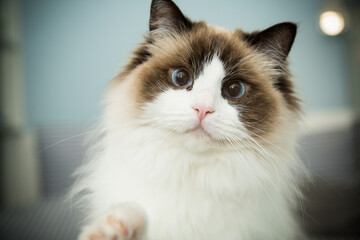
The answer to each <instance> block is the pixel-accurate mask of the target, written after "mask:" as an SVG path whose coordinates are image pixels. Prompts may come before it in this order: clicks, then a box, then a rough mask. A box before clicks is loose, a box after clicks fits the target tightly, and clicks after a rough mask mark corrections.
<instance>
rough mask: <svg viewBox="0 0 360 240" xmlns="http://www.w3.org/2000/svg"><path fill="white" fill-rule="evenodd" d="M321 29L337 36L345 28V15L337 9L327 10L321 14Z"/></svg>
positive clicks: (327, 33)
mask: <svg viewBox="0 0 360 240" xmlns="http://www.w3.org/2000/svg"><path fill="white" fill-rule="evenodd" d="M319 24H320V29H321V31H323V32H324V33H325V34H326V35H329V36H336V35H338V34H340V33H341V32H342V31H343V30H344V28H345V21H344V16H343V15H342V14H341V13H339V12H335V11H326V12H323V13H322V14H321V15H320V22H319Z"/></svg>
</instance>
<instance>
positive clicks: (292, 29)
mask: <svg viewBox="0 0 360 240" xmlns="http://www.w3.org/2000/svg"><path fill="white" fill-rule="evenodd" d="M277 26H279V28H283V29H286V30H287V31H288V32H289V33H290V34H291V35H293V36H295V35H296V32H297V28H298V25H297V24H296V23H293V22H283V23H279V24H277Z"/></svg>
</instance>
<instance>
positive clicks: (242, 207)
mask: <svg viewBox="0 0 360 240" xmlns="http://www.w3.org/2000/svg"><path fill="white" fill-rule="evenodd" d="M296 29H297V27H296V25H295V24H293V23H288V22H286V23H280V24H277V25H275V26H272V27H270V28H268V29H266V30H264V31H259V32H253V33H246V32H243V31H242V30H235V31H229V30H225V29H222V28H219V27H215V26H210V25H207V24H206V23H205V22H194V21H191V20H190V19H188V18H187V17H185V16H184V15H183V14H182V12H181V11H180V10H179V8H178V7H177V6H176V5H175V4H174V3H173V2H172V1H171V0H153V1H152V4H151V16H150V31H149V32H148V34H147V35H146V37H145V41H144V42H143V43H142V44H141V45H140V46H139V47H138V48H137V49H136V50H135V52H134V55H133V57H132V58H131V60H130V62H129V63H128V64H127V65H126V67H125V69H124V70H123V71H122V72H121V73H120V74H119V75H118V76H117V77H116V78H115V79H114V80H113V81H112V83H111V84H110V86H109V88H108V90H107V93H106V99H105V102H106V109H105V114H104V121H103V125H104V126H103V130H104V136H103V139H102V142H101V148H102V149H101V151H100V152H99V154H98V156H97V157H96V158H95V159H92V161H91V162H90V163H89V164H88V165H87V166H86V167H84V168H83V170H82V171H81V176H82V180H81V183H80V184H79V185H78V187H77V190H78V191H83V190H85V191H86V192H87V193H88V194H87V196H86V200H87V203H88V206H89V222H88V223H87V225H86V226H85V227H84V228H83V229H82V233H81V234H80V236H79V239H80V240H84V239H87V240H95V239H119V240H122V239H137V240H140V239H141V240H142V239H150V240H153V239H160V240H162V239H164V240H188V239H195V240H197V239H206V240H211V239H214V240H223V239H224V240H227V239H236V240H238V239H246V240H248V239H250V240H252V239H260V240H264V239H266V240H269V239H276V240H279V239H284V240H291V239H296V238H298V237H299V236H300V233H301V231H300V230H299V227H298V225H297V223H296V220H295V217H294V213H293V211H294V210H295V209H296V205H297V200H298V197H299V191H298V190H297V189H298V187H297V185H298V180H297V179H296V176H297V174H295V173H296V172H297V171H298V170H297V169H298V168H299V162H298V161H297V159H296V157H295V156H294V148H295V138H296V132H297V129H298V128H299V126H300V124H299V123H300V115H301V114H300V112H301V110H300V104H299V100H298V99H297V97H296V96H295V94H294V90H293V84H292V82H291V81H290V80H289V78H290V76H289V73H288V69H287V60H286V59H287V56H288V53H289V51H290V49H291V46H292V44H293V41H294V38H295V35H296Z"/></svg>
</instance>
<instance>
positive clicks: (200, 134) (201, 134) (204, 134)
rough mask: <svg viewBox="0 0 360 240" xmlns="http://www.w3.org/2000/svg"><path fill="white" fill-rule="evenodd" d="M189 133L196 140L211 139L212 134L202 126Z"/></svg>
mask: <svg viewBox="0 0 360 240" xmlns="http://www.w3.org/2000/svg"><path fill="white" fill-rule="evenodd" d="M187 132H188V133H189V134H192V135H194V136H195V137H196V138H211V135H210V133H209V132H208V131H207V130H206V129H205V128H204V127H203V125H202V124H199V125H197V126H196V127H195V128H193V129H190V130H189V131H187Z"/></svg>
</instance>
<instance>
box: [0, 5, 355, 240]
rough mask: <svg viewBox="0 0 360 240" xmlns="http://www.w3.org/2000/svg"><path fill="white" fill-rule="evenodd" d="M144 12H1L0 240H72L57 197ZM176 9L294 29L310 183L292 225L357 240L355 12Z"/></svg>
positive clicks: (251, 25)
mask: <svg viewBox="0 0 360 240" xmlns="http://www.w3.org/2000/svg"><path fill="white" fill-rule="evenodd" d="M150 2H151V1H150V0H136V1H120V0H106V1H99V0H87V1H80V0H71V1H70V0H61V1H56V0H1V2H0V3H1V6H0V12H1V15H0V44H1V45H0V47H1V49H0V99H1V100H0V154H1V155H0V179H1V181H0V238H1V239H75V236H76V234H77V232H78V225H79V223H80V222H81V220H82V219H81V217H79V216H80V215H79V214H75V213H76V210H75V209H73V208H72V207H71V204H69V203H64V202H63V201H62V197H63V196H64V193H66V191H67V190H68V188H69V187H70V185H71V184H72V183H73V181H74V179H73V178H72V177H71V174H72V172H73V171H74V170H75V168H76V167H77V166H79V165H80V164H81V162H82V161H83V158H84V152H85V150H86V148H85V147H84V144H83V143H84V139H85V138H86V137H87V135H88V134H87V132H88V131H90V130H91V129H93V128H94V126H96V124H97V123H98V122H99V119H100V116H101V113H102V107H103V106H102V96H103V92H104V90H105V88H106V85H107V82H108V81H109V80H110V79H111V78H112V77H113V76H114V75H115V74H116V73H117V72H119V71H120V70H121V66H123V65H124V64H125V63H126V60H127V59H128V58H129V56H130V54H131V51H132V50H133V49H134V48H135V47H136V45H137V44H138V43H139V42H141V41H142V36H143V35H144V33H145V32H146V31H147V30H148V19H149V12H150ZM176 3H177V4H178V6H179V7H180V8H181V9H182V11H183V12H184V14H185V15H187V16H189V17H190V18H191V19H193V20H206V21H207V22H208V23H210V24H214V25H219V26H222V27H225V28H229V29H235V28H242V29H243V30H245V31H254V30H259V29H264V28H267V27H269V26H271V25H273V24H276V23H279V22H283V21H292V22H295V23H297V24H298V26H299V30H298V35H297V38H296V40H295V44H294V46H293V48H292V51H291V53H290V56H289V61H290V63H291V64H290V66H291V67H290V68H291V70H292V73H293V76H294V77H293V79H294V81H295V84H296V86H297V89H298V92H299V96H300V97H301V98H302V99H303V106H304V109H305V122H306V124H305V125H306V126H305V127H304V130H303V132H302V136H301V139H300V143H299V149H298V153H299V156H300V158H301V159H302V160H303V161H304V163H305V165H306V166H307V167H308V168H309V169H310V172H311V175H312V177H313V180H312V183H310V184H306V187H305V188H304V192H305V198H304V203H303V205H304V210H303V211H301V212H300V213H299V218H300V222H301V223H302V224H303V225H304V227H305V228H306V230H307V231H308V233H309V235H310V236H311V237H312V238H321V237H324V238H321V239H331V238H333V237H348V238H349V239H355V238H356V237H358V236H360V188H359V169H360V165H359V164H360V150H359V148H360V129H359V127H360V124H359V123H360V122H359V110H360V24H359V23H360V1H357V0H352V1H351V0H343V1H340V0H339V1H326V0H316V1H314V0H302V1H297V0H252V1H249V0H247V1H246V0H236V1H235V0H224V1H205V0H197V1H191V0H178V1H176ZM336 239H339V238H336ZM344 239H345V238H344Z"/></svg>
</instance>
